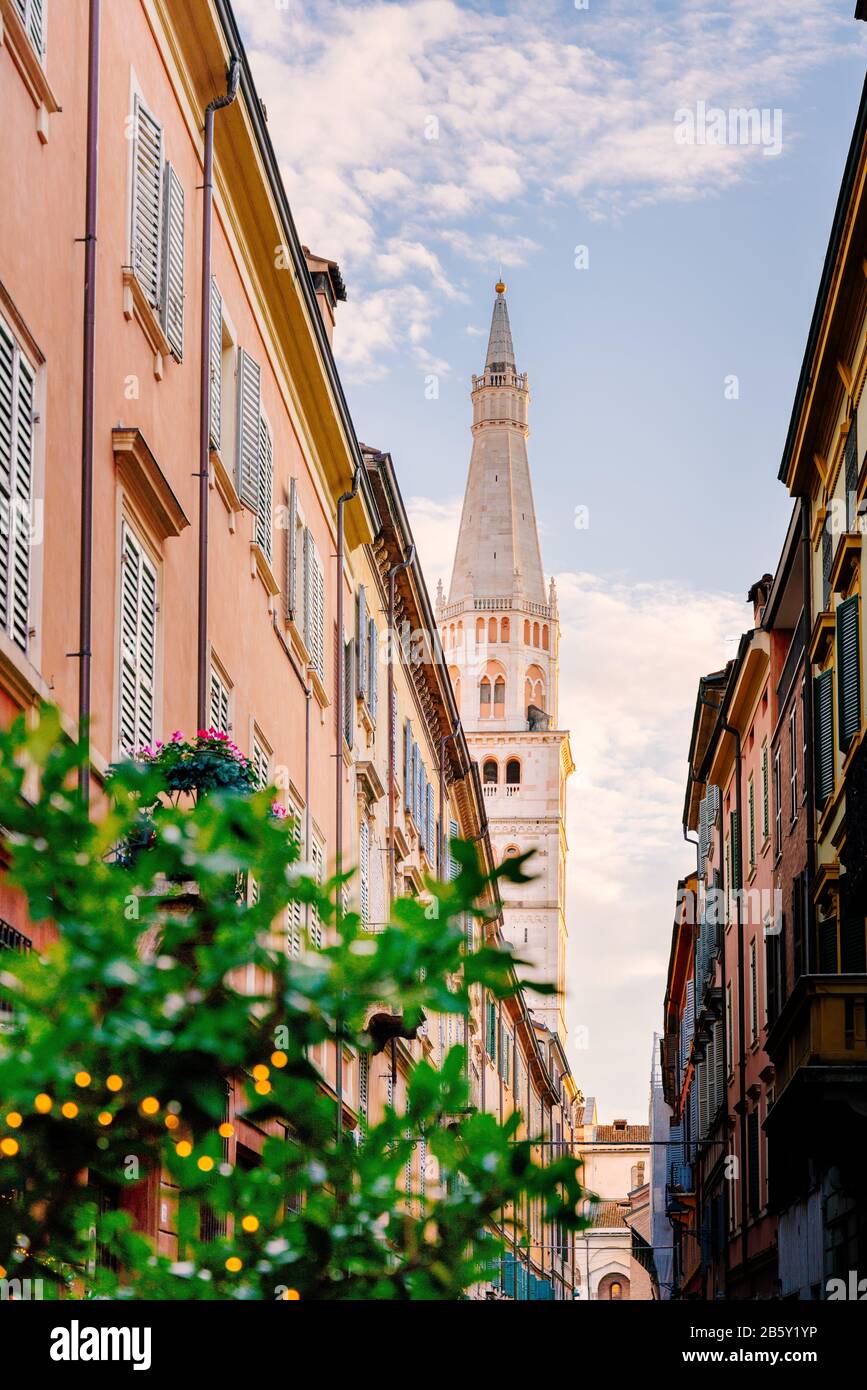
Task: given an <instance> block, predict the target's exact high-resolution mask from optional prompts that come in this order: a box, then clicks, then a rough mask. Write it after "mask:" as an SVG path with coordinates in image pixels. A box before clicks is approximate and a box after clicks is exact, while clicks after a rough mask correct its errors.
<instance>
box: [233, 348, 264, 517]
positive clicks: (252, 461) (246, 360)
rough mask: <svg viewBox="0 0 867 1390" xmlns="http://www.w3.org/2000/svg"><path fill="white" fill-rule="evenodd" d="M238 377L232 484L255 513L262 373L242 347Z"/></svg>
mask: <svg viewBox="0 0 867 1390" xmlns="http://www.w3.org/2000/svg"><path fill="white" fill-rule="evenodd" d="M237 377H238V416H237V425H236V429H237V434H236V448H235V487H236V489H237V492H238V496H239V497H240V499H241V501H242V502H243V503H244V506H245V507H249V508H250V510H251V511H254V512H255V511H257V510H258V507H259V453H260V448H261V431H260V425H261V415H262V372H261V369H260V367H259V363H258V362H257V361H256V359H255V358H254V357H251V356H250V354H249V352H246V351H245V350H244V348H239V349H238V367H237Z"/></svg>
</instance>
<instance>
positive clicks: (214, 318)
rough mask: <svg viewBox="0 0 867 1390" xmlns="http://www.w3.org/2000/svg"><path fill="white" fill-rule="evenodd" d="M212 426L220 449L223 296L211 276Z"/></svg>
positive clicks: (216, 444) (215, 443) (214, 440)
mask: <svg viewBox="0 0 867 1390" xmlns="http://www.w3.org/2000/svg"><path fill="white" fill-rule="evenodd" d="M210 371H211V425H210V439H211V445H212V447H213V448H214V449H219V447H220V438H221V433H222V419H223V296H222V295H221V294H220V291H219V288H218V286H217V282H216V280H215V279H214V277H213V276H211V367H210Z"/></svg>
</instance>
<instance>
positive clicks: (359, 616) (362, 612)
mask: <svg viewBox="0 0 867 1390" xmlns="http://www.w3.org/2000/svg"><path fill="white" fill-rule="evenodd" d="M355 638H356V642H355V649H356V653H357V657H358V670H357V672H356V694H357V695H358V697H359V699H361V700H366V699H367V695H368V684H367V676H368V666H367V660H368V655H369V652H368V643H367V590H366V589H365V587H364V585H363V584H360V585H359V586H358V594H357V596H356V599H355Z"/></svg>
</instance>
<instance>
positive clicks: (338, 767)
mask: <svg viewBox="0 0 867 1390" xmlns="http://www.w3.org/2000/svg"><path fill="white" fill-rule="evenodd" d="M360 481H361V465H360V464H358V465H357V466H356V469H355V472H354V473H353V475H352V487H351V488H350V490H349V492H344V493H341V495H340V497H338V499H337V663H336V668H335V683H336V686H337V689H336V691H335V700H334V704H335V709H336V712H337V720H336V723H337V749H336V752H335V754H334V759H335V783H334V815H335V827H334V861H335V869H336V872H337V873H338V874H339V873H341V872H342V869H343V733H344V731H343V724H344V719H345V710H344V700H345V690H346V643H345V639H344V636H343V558H344V540H345V537H344V523H343V510H344V508H345V506H346V504H347V502H351V501H352V499H353V497H355V495H356V493H357V492H358V484H359V482H360ZM335 919H336V923H337V932H338V935H339V934H340V929H341V923H342V921H343V885H342V884H341V886H340V888H339V889H338V891H337V901H336V903H335ZM335 1034H336V1036H335V1048H336V1056H335V1059H334V1090H335V1092H336V1094H337V1135H336V1137H337V1143H338V1144H339V1143H340V1141H341V1139H342V1138H343V1027H342V1020H341V1019H340V1018H338V1019H337V1020H336V1028H335Z"/></svg>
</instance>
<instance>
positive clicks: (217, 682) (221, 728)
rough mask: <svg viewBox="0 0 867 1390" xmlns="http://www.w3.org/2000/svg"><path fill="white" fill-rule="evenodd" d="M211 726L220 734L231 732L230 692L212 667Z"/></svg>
mask: <svg viewBox="0 0 867 1390" xmlns="http://www.w3.org/2000/svg"><path fill="white" fill-rule="evenodd" d="M211 728H212V729H216V730H217V732H218V733H220V734H227V733H228V732H229V692H228V690H227V689H226V687H225V685H224V684H223V682H222V680H221V679H220V674H219V672H218V671H215V670H214V669H213V667H212V668H211Z"/></svg>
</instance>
